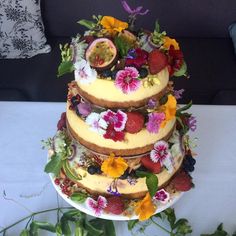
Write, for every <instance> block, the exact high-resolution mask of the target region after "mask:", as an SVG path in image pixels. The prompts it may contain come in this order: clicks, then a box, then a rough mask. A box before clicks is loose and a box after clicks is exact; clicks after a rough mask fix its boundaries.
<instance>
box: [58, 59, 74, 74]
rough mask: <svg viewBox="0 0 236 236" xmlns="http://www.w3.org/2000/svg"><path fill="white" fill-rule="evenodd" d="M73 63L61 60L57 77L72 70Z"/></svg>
mask: <svg viewBox="0 0 236 236" xmlns="http://www.w3.org/2000/svg"><path fill="white" fill-rule="evenodd" d="M74 69H75V68H74V65H73V63H72V62H71V61H63V62H61V64H60V65H59V67H58V73H57V77H61V76H62V75H65V74H68V73H71V72H73V71H74Z"/></svg>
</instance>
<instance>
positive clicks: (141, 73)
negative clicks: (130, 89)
mask: <svg viewBox="0 0 236 236" xmlns="http://www.w3.org/2000/svg"><path fill="white" fill-rule="evenodd" d="M138 72H139V76H140V78H146V77H147V76H148V70H147V69H146V68H140V69H139V71H138Z"/></svg>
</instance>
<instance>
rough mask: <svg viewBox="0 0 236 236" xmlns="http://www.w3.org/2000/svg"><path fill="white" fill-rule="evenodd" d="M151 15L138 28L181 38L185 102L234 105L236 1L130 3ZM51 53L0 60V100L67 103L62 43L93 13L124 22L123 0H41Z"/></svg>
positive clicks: (137, 0)
mask: <svg viewBox="0 0 236 236" xmlns="http://www.w3.org/2000/svg"><path fill="white" fill-rule="evenodd" d="M127 2H128V3H129V4H130V6H131V7H135V6H139V5H142V6H143V7H144V9H146V8H147V9H149V10H150V12H149V13H148V15H146V16H140V17H139V18H138V20H137V23H136V25H137V27H143V28H146V29H150V30H153V28H154V23H155V20H156V19H158V20H159V22H160V25H161V29H162V30H165V31H167V33H168V35H169V36H171V37H174V38H176V39H177V41H178V42H179V43H180V46H181V49H182V51H183V52H184V56H185V59H186V61H187V65H188V72H189V74H190V76H191V78H190V79H189V80H187V79H184V78H176V79H175V85H176V86H175V87H176V88H177V89H180V88H184V89H185V90H186V92H185V94H184V99H183V100H182V101H181V102H188V101H189V100H190V99H192V100H193V102H194V103H195V104H236V56H235V54H234V49H233V44H232V41H231V39H230V37H229V34H228V26H229V25H230V24H231V23H233V22H234V21H236V1H235V0H201V1H199V0H198V1H197V0H128V1H127ZM41 8H42V17H43V21H44V25H45V32H46V36H47V39H48V43H49V44H50V45H51V47H52V51H51V53H49V54H42V55H37V56H35V57H33V58H30V59H4V60H0V71H1V72H0V100H21V101H65V100H66V93H67V83H68V82H69V81H71V80H72V79H73V74H71V75H66V76H64V77H63V78H59V79H58V78H56V74H57V67H58V64H59V63H60V50H59V47H58V44H59V43H65V42H70V40H71V37H72V36H75V35H76V34H77V33H82V32H83V31H84V30H85V28H84V27H82V26H80V25H78V24H77V23H76V22H77V21H78V20H80V19H91V15H93V14H96V15H98V14H101V15H112V16H114V17H116V18H119V19H121V20H123V21H125V20H127V14H126V12H125V11H124V10H123V8H122V6H121V4H120V0H41Z"/></svg>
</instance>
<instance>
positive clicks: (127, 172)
mask: <svg viewBox="0 0 236 236" xmlns="http://www.w3.org/2000/svg"><path fill="white" fill-rule="evenodd" d="M128 175H129V170H128V169H127V170H126V171H125V172H124V174H123V175H121V176H120V177H119V179H127V177H128Z"/></svg>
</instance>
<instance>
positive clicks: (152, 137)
mask: <svg viewBox="0 0 236 236" xmlns="http://www.w3.org/2000/svg"><path fill="white" fill-rule="evenodd" d="M66 117H67V122H68V123H69V125H70V127H71V128H72V129H73V131H74V132H75V133H76V134H77V135H78V136H79V137H80V138H82V139H84V140H85V141H87V142H89V143H92V144H95V145H97V146H99V147H104V148H111V149H120V150H127V149H135V148H141V147H145V146H147V145H151V144H154V143H155V142H157V141H158V140H161V139H162V138H163V137H165V136H166V135H167V134H168V133H169V132H170V131H171V130H172V129H173V127H174V125H175V120H176V119H175V118H173V119H172V120H170V121H168V122H167V123H166V125H165V127H164V128H160V130H159V132H158V133H149V132H148V131H147V129H145V128H143V129H142V130H141V131H140V132H138V133H136V134H130V133H126V134H125V141H122V142H115V141H113V140H111V139H105V138H103V136H101V135H99V134H98V133H96V132H94V131H92V130H90V128H89V126H88V125H87V124H86V123H85V122H84V120H82V119H81V118H80V117H78V116H77V115H76V113H75V111H73V110H70V109H69V106H68V104H67V111H66Z"/></svg>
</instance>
